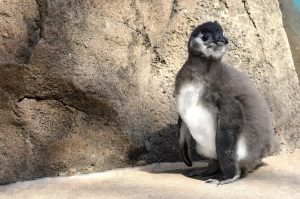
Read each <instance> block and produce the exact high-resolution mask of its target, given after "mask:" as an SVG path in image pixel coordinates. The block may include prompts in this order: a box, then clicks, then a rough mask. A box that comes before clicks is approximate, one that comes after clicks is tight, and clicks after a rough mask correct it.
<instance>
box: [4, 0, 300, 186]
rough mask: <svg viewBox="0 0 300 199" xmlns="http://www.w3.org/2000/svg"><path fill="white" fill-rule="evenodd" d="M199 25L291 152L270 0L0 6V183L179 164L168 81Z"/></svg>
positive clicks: (289, 89) (283, 55)
mask: <svg viewBox="0 0 300 199" xmlns="http://www.w3.org/2000/svg"><path fill="white" fill-rule="evenodd" d="M208 20H218V21H219V22H220V23H221V24H222V25H223V27H224V29H225V31H226V34H227V36H228V37H229V38H230V51H229V53H228V55H227V56H226V57H225V59H226V60H227V62H229V63H230V64H232V65H233V66H235V67H237V68H238V69H239V70H241V71H243V72H244V73H246V74H248V75H249V76H250V77H251V78H252V79H253V81H254V82H255V83H256V85H257V87H258V88H259V90H260V91H261V93H262V94H263V95H264V96H265V98H266V100H267V102H268V103H269V105H270V108H271V110H272V113H273V119H274V129H275V131H276V134H277V135H278V136H279V137H280V138H281V141H282V149H283V151H292V150H293V149H294V148H295V147H297V146H298V147H299V146H300V142H299V134H298V131H299V129H300V127H299V125H300V116H299V115H298V114H297V110H299V108H300V105H299V101H300V100H299V99H300V96H299V91H300V89H299V84H298V79H297V75H296V73H295V69H294V65H293V60H292V56H291V52H290V49H289V44H288V40H287V37H286V33H285V31H284V29H283V26H282V20H281V13H280V10H279V5H278V2H277V1H272V0H266V1H259V0H244V1H235V0H222V1H221V0H214V1H204V0H183V1H177V0H166V1H163V0H154V1H151V3H150V1H143V0H123V1H93V0H87V1H80V0H78V1H71V0H67V1H60V0H53V1H47V0H37V1H33V0H22V1H21V0H13V1H1V2H0V27H1V28H0V41H1V47H0V54H1V57H0V91H1V94H0V99H1V101H0V130H1V133H0V140H1V142H0V144H1V145H0V183H2V184H4V183H10V182H13V181H16V180H24V179H33V178H37V177H41V176H49V175H67V174H72V173H76V172H94V171H102V170H107V169H111V168H115V167H124V166H128V165H132V164H135V165H137V164H138V165H141V164H146V163H151V162H162V161H179V160H180V157H179V155H178V149H177V135H176V120H177V114H176V112H175V105H174V96H173V89H174V78H175V75H176V73H177V71H178V70H179V69H180V67H181V66H182V64H183V63H184V61H185V60H186V58H187V46H186V44H187V39H188V37H189V34H190V32H191V31H192V29H193V28H194V27H195V26H197V25H198V24H200V23H203V22H205V21H208Z"/></svg>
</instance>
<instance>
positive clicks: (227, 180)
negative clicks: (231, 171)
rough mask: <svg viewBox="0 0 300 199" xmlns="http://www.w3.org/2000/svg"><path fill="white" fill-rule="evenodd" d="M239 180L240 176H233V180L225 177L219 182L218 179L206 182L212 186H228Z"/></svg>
mask: <svg viewBox="0 0 300 199" xmlns="http://www.w3.org/2000/svg"><path fill="white" fill-rule="evenodd" d="M239 178H240V175H235V176H233V178H226V177H225V176H224V177H221V179H220V180H218V179H208V180H206V181H205V182H206V183H211V184H216V185H223V184H228V183H232V182H235V181H237V180H238V179H239Z"/></svg>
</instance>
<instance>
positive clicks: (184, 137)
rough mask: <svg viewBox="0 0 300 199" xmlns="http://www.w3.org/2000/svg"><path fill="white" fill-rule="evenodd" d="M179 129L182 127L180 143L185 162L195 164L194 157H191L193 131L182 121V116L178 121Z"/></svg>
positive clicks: (188, 164) (189, 164)
mask: <svg viewBox="0 0 300 199" xmlns="http://www.w3.org/2000/svg"><path fill="white" fill-rule="evenodd" d="M177 125H178V127H179V129H180V139H179V145H180V154H181V157H182V159H183V161H184V163H185V164H186V165H187V166H189V167H191V166H192V165H193V163H192V159H191V138H192V136H191V133H190V130H189V129H188V127H187V125H186V124H185V123H184V122H183V121H182V119H181V117H179V118H178V123H177Z"/></svg>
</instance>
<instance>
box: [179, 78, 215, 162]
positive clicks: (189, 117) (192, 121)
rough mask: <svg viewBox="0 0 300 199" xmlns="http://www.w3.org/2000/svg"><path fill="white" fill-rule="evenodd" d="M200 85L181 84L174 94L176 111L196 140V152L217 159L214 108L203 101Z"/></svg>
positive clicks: (202, 89)
mask: <svg viewBox="0 0 300 199" xmlns="http://www.w3.org/2000/svg"><path fill="white" fill-rule="evenodd" d="M203 91H204V88H203V86H202V85H199V84H197V85H195V84H192V83H190V84H186V85H183V86H182V87H181V89H180V91H179V94H178V95H177V96H176V105H177V111H178V113H179V114H180V116H181V118H182V120H183V121H184V122H185V123H186V125H187V126H188V128H189V130H190V132H191V135H192V137H193V138H194V139H195V140H196V142H197V147H196V149H197V152H198V153H199V154H201V155H203V156H205V157H208V158H213V159H217V154H216V109H215V108H213V107H210V106H209V105H208V104H205V103H204V102H203V100H202V99H201V98H202V95H203Z"/></svg>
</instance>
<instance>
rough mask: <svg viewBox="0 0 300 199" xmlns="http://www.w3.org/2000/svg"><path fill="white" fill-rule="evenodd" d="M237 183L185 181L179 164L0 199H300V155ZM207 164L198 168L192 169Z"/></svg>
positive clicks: (32, 185)
mask: <svg viewBox="0 0 300 199" xmlns="http://www.w3.org/2000/svg"><path fill="white" fill-rule="evenodd" d="M264 162H265V163H266V165H265V166H262V167H260V168H258V169H257V170H256V171H255V172H253V173H251V174H250V175H248V176H247V177H246V178H243V179H240V180H239V181H237V182H235V183H232V184H227V185H221V186H216V185H214V184H207V183H205V182H204V181H203V179H202V180H201V179H193V178H188V177H186V176H184V175H183V174H182V173H183V172H184V171H186V167H185V166H184V164H183V163H161V164H152V165H147V166H145V167H139V168H126V169H119V170H112V171H107V172H102V173H95V174H87V175H76V176H70V177H52V178H43V179H39V180H33V181H27V182H18V183H15V184H10V185H6V186H0V198H1V199H15V198H18V199H19V198H20V199H27V198H28V199H37V198H39V199H44V198H47V199H48V198H51V199H52V198H53V199H64V198H67V199H74V198H87V199H94V198H97V199H98V198H100V199H107V198H112V199H114V198H121V199H123V198H124V199H125V198H126V199H135V198H143V199H144V198H166V199H167V198H168V199H172V198H188V199H193V198H201V199H203V198H214V199H218V198H226V199H230V198H239V199H240V198H243V199H248V198H251V199H252V198H253V199H258V198H264V199H265V198H272V199H276V198H280V199H281V198H284V199H287V198H288V199H293V198H299V199H300V150H297V151H296V152H294V153H293V154H287V155H281V156H274V157H269V158H267V159H265V160H264ZM205 165H206V163H201V162H200V163H197V164H196V166H197V167H201V166H205Z"/></svg>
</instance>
